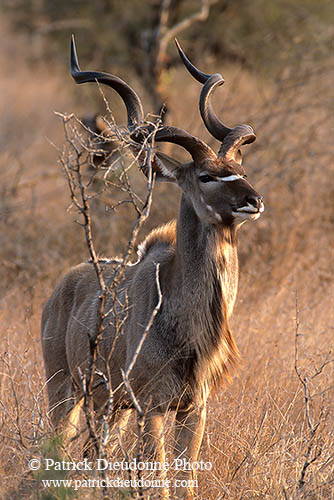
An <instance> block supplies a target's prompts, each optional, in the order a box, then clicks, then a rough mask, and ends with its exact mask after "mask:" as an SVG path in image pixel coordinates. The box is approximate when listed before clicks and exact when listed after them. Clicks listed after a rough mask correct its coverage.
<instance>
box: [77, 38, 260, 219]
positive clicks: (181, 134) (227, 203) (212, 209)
mask: <svg viewBox="0 0 334 500" xmlns="http://www.w3.org/2000/svg"><path fill="white" fill-rule="evenodd" d="M177 46H178V50H179V53H180V56H181V59H182V60H183V62H184V64H185V66H186V67H187V69H188V70H189V72H190V73H191V74H192V76H193V77H194V78H195V79H196V80H198V81H199V82H200V83H202V84H203V88H202V91H201V94H200V101H199V106H200V112H201V116H202V119H203V121H204V124H205V126H206V128H207V129H208V131H209V132H210V133H211V134H212V135H213V137H215V138H216V139H218V140H219V141H220V142H221V146H220V149H219V152H218V154H216V153H215V152H214V151H213V150H212V149H211V148H210V147H209V146H208V145H207V144H205V143H204V142H203V141H202V140H201V139H199V138H197V137H195V136H193V135H191V134H189V133H188V132H186V131H185V130H183V129H180V128H177V127H170V126H165V125H163V126H161V127H160V128H159V129H158V130H157V131H156V132H155V135H154V138H155V141H156V142H171V143H174V144H177V145H179V146H182V147H183V148H184V149H186V150H187V151H188V153H189V154H190V155H191V157H192V161H191V162H189V163H186V164H183V163H180V162H178V161H176V160H174V159H173V158H171V157H169V156H167V155H165V154H163V153H161V152H156V153H155V155H154V159H153V161H152V169H153V171H154V173H155V174H156V178H157V180H163V181H169V182H176V183H177V184H178V185H179V186H180V188H181V189H182V191H183V192H184V193H185V195H186V197H187V199H188V200H189V201H190V202H191V203H192V206H193V208H194V210H195V212H196V214H197V216H198V217H199V219H200V220H201V221H203V222H205V223H207V224H220V225H224V226H235V227H237V226H239V225H240V224H241V223H242V222H245V221H246V220H255V219H257V218H258V217H259V216H260V214H261V212H263V210H264V205H263V202H262V196H260V195H259V194H258V193H257V192H256V191H255V190H254V189H253V188H252V186H251V185H250V184H249V182H248V181H247V180H246V178H245V177H246V175H245V170H244V168H243V167H242V165H241V153H240V147H241V146H242V145H244V144H250V143H251V142H253V141H254V140H255V138H256V137H255V134H254V131H253V129H252V128H251V127H250V126H249V125H238V126H237V127H235V128H233V129H231V128H229V127H227V126H226V125H225V124H224V123H223V122H221V121H220V120H219V119H218V117H217V116H216V114H215V112H214V111H213V108H212V105H211V101H210V100H211V96H212V94H213V92H214V91H215V89H216V88H217V87H218V86H220V85H222V84H223V83H224V79H223V77H222V76H221V75H219V74H216V75H207V74H205V73H202V72H201V71H199V70H198V69H197V68H196V67H195V66H193V65H192V63H191V62H190V61H189V59H188V58H187V57H186V56H185V54H184V52H183V51H182V49H181V47H180V46H179V44H178V43H177ZM71 74H72V76H73V78H74V80H75V81H76V83H86V82H95V81H98V82H100V83H104V84H105V85H108V86H109V87H112V88H113V89H114V90H116V92H117V93H118V94H119V95H120V96H121V98H122V100H123V102H124V104H125V106H126V109H127V115H128V128H129V130H130V131H131V138H132V139H133V140H134V141H135V142H137V143H139V144H140V143H141V142H142V141H143V137H144V136H145V135H147V134H148V133H150V132H152V126H150V125H147V124H145V122H144V114H143V108H142V104H141V101H140V99H139V97H138V96H137V94H136V92H135V91H134V90H133V89H132V88H131V87H130V86H129V85H127V84H126V83H125V82H124V81H123V80H121V79H120V78H118V77H116V76H114V75H110V74H108V73H102V72H97V71H81V70H80V68H79V64H78V59H77V54H76V49H75V44H74V39H73V37H72V42H71ZM142 169H143V171H144V172H145V166H143V168H142Z"/></svg>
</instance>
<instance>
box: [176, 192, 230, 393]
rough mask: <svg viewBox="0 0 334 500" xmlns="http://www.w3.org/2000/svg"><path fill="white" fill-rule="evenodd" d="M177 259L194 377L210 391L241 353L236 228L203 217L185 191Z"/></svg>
mask: <svg viewBox="0 0 334 500" xmlns="http://www.w3.org/2000/svg"><path fill="white" fill-rule="evenodd" d="M175 259H176V260H175V267H176V268H175V269H174V276H176V281H175V282H174V287H176V288H174V297H175V300H176V302H177V304H178V306H179V309H180V310H182V317H183V318H184V319H185V321H186V324H185V325H184V327H185V337H184V340H185V342H187V345H188V346H189V347H190V349H192V350H193V352H194V353H195V358H194V359H196V363H195V366H196V368H195V371H194V377H195V378H194V380H196V381H197V383H198V386H201V387H202V388H203V390H204V392H205V391H207V390H210V388H211V387H212V386H213V385H214V386H215V385H218V384H219V383H220V382H221V380H222V378H224V375H225V377H227V378H229V373H230V370H231V368H232V367H234V365H235V363H236V360H237V358H238V350H237V347H236V345H235V343H234V340H233V337H232V335H231V332H230V330H229V326H228V318H229V316H230V314H231V312H232V310H233V306H234V302H235V299H236V293H237V285H238V258H237V249H236V234H235V229H234V228H223V227H221V226H218V225H209V224H204V223H202V222H201V221H200V220H199V218H198V217H197V215H196V213H195V211H194V209H193V207H192V204H191V202H190V201H189V200H188V199H187V197H186V196H185V195H183V196H182V200H181V206H180V211H179V218H178V223H177V243H176V257H175Z"/></svg>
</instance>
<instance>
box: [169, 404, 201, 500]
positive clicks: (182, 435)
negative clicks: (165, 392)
mask: <svg viewBox="0 0 334 500" xmlns="http://www.w3.org/2000/svg"><path fill="white" fill-rule="evenodd" d="M205 421H206V405H205V404H201V405H199V406H194V407H192V408H191V409H190V410H187V411H178V412H177V413H176V417H175V460H174V467H173V468H174V469H175V470H176V471H177V472H176V476H175V480H174V484H175V494H176V497H177V498H182V499H187V500H188V499H191V498H193V496H194V493H195V490H194V487H195V486H196V481H197V472H196V467H194V470H192V468H193V465H192V464H194V462H196V461H197V457H198V453H199V449H200V447H201V444H202V439H203V433H204V428H205Z"/></svg>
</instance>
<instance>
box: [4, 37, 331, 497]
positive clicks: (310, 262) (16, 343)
mask: <svg viewBox="0 0 334 500" xmlns="http://www.w3.org/2000/svg"><path fill="white" fill-rule="evenodd" d="M7 37H9V39H10V41H11V45H10V47H9V45H8V46H6V44H4V45H3V46H2V52H1V53H0V61H1V67H2V68H6V70H5V72H4V74H5V76H4V78H3V79H2V81H1V93H0V95H1V101H0V111H1V117H2V123H3V127H2V129H3V130H4V132H3V134H2V137H1V153H0V168H1V170H0V179H1V182H0V186H1V187H0V189H1V198H0V231H1V233H0V234H1V247H0V257H1V260H0V262H1V268H0V277H1V279H0V297H1V302H0V315H1V324H2V332H1V345H2V349H1V359H0V364H1V368H0V372H1V378H0V400H1V403H0V449H1V454H0V456H1V459H0V477H1V481H0V483H1V486H0V497H1V496H3V498H11V499H21V498H47V497H45V496H44V497H43V496H42V493H41V492H40V491H39V485H40V481H39V480H38V478H37V480H36V476H35V477H34V476H32V475H31V473H30V472H29V469H28V460H29V459H30V458H31V457H32V456H36V455H38V454H39V453H41V446H42V445H41V439H42V437H43V436H44V435H47V434H48V432H49V431H50V426H49V423H48V418H47V415H46V408H47V402H46V394H45V382H44V373H43V366H42V355H41V347H40V340H39V335H40V334H39V322H40V314H41V309H42V304H43V302H44V301H45V299H46V298H47V297H48V295H49V293H50V291H51V290H52V288H53V287H54V285H55V283H56V282H57V281H58V279H59V276H60V274H61V273H62V272H63V271H64V270H66V269H67V268H68V267H69V266H71V265H73V264H75V263H77V262H80V261H81V260H84V259H86V258H87V250H86V247H85V244H84V238H83V234H82V229H81V228H80V227H79V226H78V225H76V224H74V223H73V220H74V219H75V214H74V213H72V212H71V211H69V212H67V211H66V210H67V208H68V206H69V203H70V200H69V195H68V189H67V186H66V182H65V179H64V177H63V174H62V171H61V168H60V166H59V165H57V153H56V151H55V150H54V148H53V147H52V146H50V144H49V143H48V141H47V140H46V139H45V138H44V137H45V135H46V136H47V137H48V138H49V139H50V140H52V141H53V142H56V143H57V144H62V141H63V136H62V129H61V125H60V124H59V123H58V121H57V118H56V117H55V116H54V115H53V114H52V110H60V111H62V110H66V111H72V110H73V106H72V104H71V93H72V92H73V90H72V85H73V84H72V83H71V82H69V79H68V78H66V82H65V83H64V75H63V72H62V71H63V70H61V69H59V68H53V70H52V74H50V69H49V68H46V67H44V66H40V65H38V66H37V67H36V66H35V67H34V68H32V67H30V66H29V65H28V64H27V63H26V62H25V58H24V57H23V56H22V52H21V47H22V44H24V40H20V39H13V38H12V36H11V35H10V34H8V35H7ZM14 61H15V64H14ZM7 68H8V69H7ZM14 68H15V71H14ZM224 76H225V79H226V81H231V82H234V86H232V87H231V88H233V92H232V91H231V90H229V92H228V95H229V100H228V98H226V100H225V101H224V103H223V107H224V109H225V114H224V116H226V121H230V122H231V123H234V122H235V118H236V117H239V116H240V117H241V121H247V120H251V121H252V123H253V124H254V128H255V129H256V130H257V131H258V143H256V145H254V147H252V149H250V154H249V156H248V157H246V161H245V164H246V166H248V175H249V177H250V179H251V182H252V183H253V184H254V186H255V187H256V189H257V190H258V191H259V192H261V193H262V194H263V195H264V197H265V201H266V211H265V214H264V216H263V217H262V218H261V219H260V221H259V222H257V223H255V224H249V225H248V227H245V228H243V230H242V231H241V234H240V255H241V263H242V266H241V283H240V290H239V300H238V305H237V308H236V311H235V314H234V318H233V325H232V326H233V331H234V332H235V337H236V339H237V343H238V345H239V347H240V350H241V352H242V355H243V366H242V370H241V372H240V375H239V377H237V378H235V380H234V381H233V383H232V384H231V385H230V386H229V387H227V388H226V390H225V391H222V392H221V393H219V394H216V395H215V396H213V397H212V398H211V401H210V405H209V417H208V426H207V431H206V439H205V441H204V444H203V448H202V454H201V457H202V458H203V459H205V460H209V461H211V462H212V463H213V470H212V471H211V472H210V473H207V472H202V473H200V488H199V498H200V499H204V498H205V499H207V500H217V499H218V498H220V499H223V498H228V499H233V500H236V499H249V500H250V499H255V498H261V499H275V500H276V499H277V500H278V499H282V500H284V499H289V500H294V499H309V500H316V499H317V500H318V499H319V500H320V499H321V500H325V499H333V498H334V493H333V488H334V479H333V478H334V456H333V453H334V446H333V443H334V435H333V433H334V430H333V421H334V407H333V401H334V391H333V380H334V377H333V375H334V373H333V371H334V363H333V359H334V354H333V352H332V351H331V349H332V348H333V328H334V318H333V311H334V307H333V306H334V304H333V297H334V294H333V253H331V251H332V248H331V247H332V245H333V225H332V224H333V196H332V194H333V193H332V191H331V190H332V189H333V187H332V186H333V184H332V178H333V171H331V160H332V151H330V144H331V142H332V141H331V135H330V134H329V116H330V115H329V109H328V108H329V106H328V105H329V102H330V96H331V94H330V72H329V69H328V68H323V67H316V66H313V67H312V68H310V67H309V66H308V64H307V62H306V63H305V67H303V68H302V69H300V68H299V74H298V77H297V75H294V74H293V73H291V74H288V72H287V73H286V74H285V75H284V79H282V81H281V82H272V84H270V83H268V82H262V81H258V80H257V79H255V78H254V77H251V75H248V74H246V73H245V72H244V71H242V70H241V69H240V68H236V67H230V68H227V72H226V71H225V72H224ZM173 78H175V81H176V82H178V81H182V82H183V85H184V72H181V70H180V72H177V74H175V75H173ZM187 85H188V80H187ZM226 85H227V84H226ZM187 88H188V87H187ZM198 91H199V88H198V86H196V84H195V83H192V82H190V80H189V93H188V90H187V95H186V99H185V102H184V103H183V105H184V107H182V109H179V108H178V106H177V105H176V95H173V96H172V97H171V104H170V109H171V110H173V109H175V110H176V111H175V118H174V119H175V124H176V125H179V126H184V127H185V128H187V129H188V130H189V129H191V130H193V132H194V133H196V134H198V135H201V136H202V137H203V138H204V139H207V136H206V135H205V133H204V132H203V129H202V127H200V121H199V119H198V114H197V112H196V114H195V112H193V111H192V109H194V102H196V100H197V96H198ZM236 94H237V95H238V97H237V98H236V97H233V96H235V95H236ZM249 95H252V98H251V99H249ZM253 96H254V98H253ZM225 102H226V103H227V102H228V105H227V104H225ZM245 103H247V105H246V107H245ZM217 106H218V109H219V105H218V103H217ZM187 107H189V112H188V109H187ZM226 107H227V109H226ZM85 111H86V110H85ZM255 113H256V114H255ZM183 116H187V117H188V118H187V119H186V120H183V119H182V117H183ZM195 122H196V125H193V123H195ZM177 200H178V193H177V191H176V190H175V189H174V188H170V186H159V187H158V188H157V192H156V194H155V196H154V201H153V213H152V217H151V219H150V222H149V224H147V227H146V229H145V231H146V232H147V231H148V230H149V229H150V228H151V227H154V226H156V225H157V224H158V223H159V222H161V221H165V220H168V219H169V218H171V217H173V216H174V215H175V213H176V211H177V205H178V201H177ZM166 207H167V208H166ZM94 210H95V213H94V224H95V226H94V227H95V243H96V247H97V248H98V250H99V251H100V252H101V253H104V254H108V255H113V254H115V253H118V252H121V251H122V248H124V246H123V245H124V244H125V242H126V241H127V238H128V233H129V224H130V220H131V218H132V215H131V214H128V213H126V211H125V209H120V210H119V211H118V212H117V213H116V214H114V213H108V212H106V213H105V212H104V211H103V210H101V207H94ZM296 333H297V334H298V335H297V336H296ZM296 340H297V347H298V350H297V354H298V363H297V364H298V367H299V370H300V373H301V374H302V377H305V376H306V377H307V389H308V390H309V391H310V394H311V396H312V397H311V401H310V402H309V410H310V419H311V423H312V424H313V425H314V426H317V427H316V432H315V433H314V435H313V436H312V435H311V434H312V433H311V430H310V427H309V425H308V422H307V414H306V411H305V410H306V406H305V397H304V392H303V384H302V383H301V382H300V380H299V379H298V377H297V373H296V370H295V342H296ZM327 356H329V358H328V363H326V364H325V366H323V369H322V370H319V369H320V367H321V366H322V365H323V363H324V361H325V360H326V359H327V358H326V357H327ZM317 371H320V373H319V374H318V375H317V376H314V375H316V373H317ZM312 377H313V378H312ZM44 446H45V445H44ZM308 449H309V450H310V451H309V455H308V457H307V451H308ZM44 453H45V452H44ZM313 459H314V460H313ZM307 460H308V461H309V462H311V463H310V465H309V466H307V467H306V469H305V477H304V478H303V475H302V471H303V468H305V464H306V461H307ZM312 460H313V461H312ZM306 465H307V464H306ZM303 480H304V484H302V485H301V481H303ZM90 494H91V493H90ZM96 494H97V492H96V491H94V495H96ZM80 495H82V496H81V497H82V498H85V497H86V498H89V493H88V492H87V491H86V492H84V491H81V492H80ZM87 495H88V496H87ZM62 498H66V496H63V497H62Z"/></svg>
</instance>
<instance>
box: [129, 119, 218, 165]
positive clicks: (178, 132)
mask: <svg viewBox="0 0 334 500" xmlns="http://www.w3.org/2000/svg"><path fill="white" fill-rule="evenodd" d="M152 132H153V127H152V126H150V125H149V126H147V127H142V128H140V129H139V130H136V131H135V132H133V133H132V134H131V139H133V140H134V141H135V142H137V143H139V144H141V143H142V142H143V140H144V137H145V136H147V135H149V134H150V133H152ZM154 139H155V141H156V142H171V143H173V144H177V145H178V146H181V147H183V148H184V149H185V150H186V151H188V153H189V154H190V155H191V157H192V159H193V161H194V162H195V163H201V162H202V161H204V160H208V159H212V160H214V159H216V158H217V155H216V153H215V152H214V151H213V150H212V149H211V148H210V147H209V146H208V145H207V144H205V142H203V141H202V140H201V139H199V138H198V137H195V136H193V135H191V134H189V133H188V132H186V131H185V130H183V129H181V128H178V127H170V126H162V127H161V128H159V129H158V130H157V132H156V133H155V136H154Z"/></svg>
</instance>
